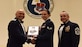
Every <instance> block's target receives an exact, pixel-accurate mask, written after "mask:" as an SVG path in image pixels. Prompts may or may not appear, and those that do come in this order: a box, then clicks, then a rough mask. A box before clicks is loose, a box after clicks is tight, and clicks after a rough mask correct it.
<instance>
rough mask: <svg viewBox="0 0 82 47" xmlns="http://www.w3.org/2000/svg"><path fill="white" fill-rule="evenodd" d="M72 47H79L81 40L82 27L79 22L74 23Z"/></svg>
mask: <svg viewBox="0 0 82 47" xmlns="http://www.w3.org/2000/svg"><path fill="white" fill-rule="evenodd" d="M71 35H72V37H71V38H72V47H78V45H79V40H80V28H79V26H78V24H74V26H73V30H72V33H71Z"/></svg>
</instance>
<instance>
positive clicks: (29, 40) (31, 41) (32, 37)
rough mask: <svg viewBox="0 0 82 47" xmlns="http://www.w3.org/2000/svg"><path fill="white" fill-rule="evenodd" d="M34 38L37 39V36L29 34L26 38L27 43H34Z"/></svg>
mask: <svg viewBox="0 0 82 47" xmlns="http://www.w3.org/2000/svg"><path fill="white" fill-rule="evenodd" d="M36 40H37V37H36V36H30V37H28V38H27V41H26V42H27V43H31V44H35V43H36Z"/></svg>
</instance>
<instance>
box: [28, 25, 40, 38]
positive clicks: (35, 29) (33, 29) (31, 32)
mask: <svg viewBox="0 0 82 47" xmlns="http://www.w3.org/2000/svg"><path fill="white" fill-rule="evenodd" d="M38 34H39V26H29V27H28V33H27V36H28V37H32V36H36V37H37V35H38Z"/></svg>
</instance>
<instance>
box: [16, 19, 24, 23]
mask: <svg viewBox="0 0 82 47" xmlns="http://www.w3.org/2000/svg"><path fill="white" fill-rule="evenodd" d="M15 19H16V20H17V21H19V22H20V23H24V21H22V20H19V19H17V18H15Z"/></svg>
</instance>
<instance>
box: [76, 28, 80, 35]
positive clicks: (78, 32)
mask: <svg viewBox="0 0 82 47" xmlns="http://www.w3.org/2000/svg"><path fill="white" fill-rule="evenodd" d="M75 34H76V35H80V29H79V28H78V27H76V28H75Z"/></svg>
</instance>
